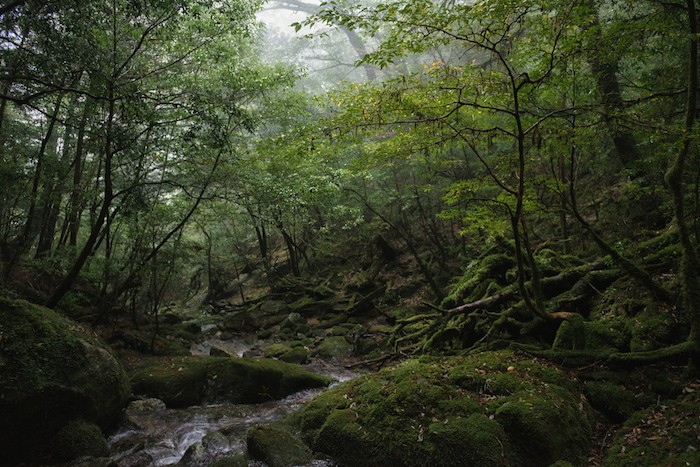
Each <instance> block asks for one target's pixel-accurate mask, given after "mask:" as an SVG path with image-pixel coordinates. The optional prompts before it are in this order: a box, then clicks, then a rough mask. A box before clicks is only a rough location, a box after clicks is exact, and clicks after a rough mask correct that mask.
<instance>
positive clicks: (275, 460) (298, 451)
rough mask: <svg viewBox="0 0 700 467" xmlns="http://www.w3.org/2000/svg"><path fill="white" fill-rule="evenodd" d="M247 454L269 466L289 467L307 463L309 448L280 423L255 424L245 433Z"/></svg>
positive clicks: (309, 459) (308, 460)
mask: <svg viewBox="0 0 700 467" xmlns="http://www.w3.org/2000/svg"><path fill="white" fill-rule="evenodd" d="M246 441H247V445H248V455H249V456H250V457H251V458H253V459H257V460H261V461H263V462H265V463H266V464H267V465H269V466H270V467H291V466H293V465H303V464H308V463H309V462H310V461H311V459H312V455H311V451H310V450H309V448H308V447H307V446H306V445H305V444H304V443H303V442H302V441H301V440H300V439H299V438H298V437H296V436H294V434H292V432H291V431H289V430H288V429H286V428H285V427H284V426H282V425H281V424H270V425H261V426H256V427H253V428H251V429H250V430H248V433H247V435H246Z"/></svg>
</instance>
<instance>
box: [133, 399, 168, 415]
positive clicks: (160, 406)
mask: <svg viewBox="0 0 700 467" xmlns="http://www.w3.org/2000/svg"><path fill="white" fill-rule="evenodd" d="M165 408H166V407H165V402H163V401H162V400H160V399H156V398H154V397H151V398H149V399H139V400H135V401H133V402H131V403H130V404H129V406H128V407H127V408H126V411H127V413H129V412H154V411H156V410H165Z"/></svg>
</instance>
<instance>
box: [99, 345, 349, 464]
mask: <svg viewBox="0 0 700 467" xmlns="http://www.w3.org/2000/svg"><path fill="white" fill-rule="evenodd" d="M212 347H217V348H219V349H223V350H226V351H227V352H229V353H232V354H233V353H235V354H237V355H242V354H243V352H245V351H246V350H248V349H249V348H250V347H251V346H250V345H249V344H245V343H244V342H242V341H238V340H233V341H221V340H210V341H206V342H203V343H201V344H197V345H194V346H193V347H192V349H191V351H192V353H193V354H195V355H196V354H208V353H209V349H210V348H212ZM304 367H305V368H306V369H308V370H310V371H315V372H317V373H322V374H326V375H328V376H331V377H333V378H335V379H336V380H337V381H338V382H342V381H347V380H349V379H352V378H354V377H355V376H357V374H355V373H352V372H350V371H347V370H346V369H345V368H343V367H339V366H334V365H331V364H329V363H326V362H321V361H317V362H313V363H311V364H309V365H304ZM322 391H323V389H315V390H306V391H301V392H299V393H296V394H292V395H291V396H288V397H287V398H285V399H282V400H279V401H269V402H265V403H262V404H252V405H243V404H217V405H206V406H195V407H188V408H185V409H169V408H166V407H165V406H164V404H163V403H162V402H161V401H158V400H157V399H147V400H142V401H135V402H133V403H132V404H131V405H129V407H128V409H127V417H126V418H127V422H126V423H124V424H123V425H122V426H121V427H120V429H119V430H118V431H117V432H116V433H114V434H113V435H112V436H111V437H110V438H109V439H108V442H109V447H110V450H111V457H112V459H113V460H114V461H116V463H117V464H118V465H119V466H121V467H145V466H166V465H187V466H198V465H202V466H206V465H209V464H210V463H211V461H212V460H213V459H216V458H218V457H222V456H234V455H239V454H244V453H245V444H246V440H245V437H246V431H247V430H248V429H249V428H250V427H252V426H254V425H258V424H262V423H266V422H271V421H274V420H278V419H280V418H282V417H283V416H285V415H287V414H288V413H290V412H292V411H294V410H296V409H298V408H299V407H300V406H301V405H302V404H304V403H305V402H308V401H310V400H311V399H313V398H314V397H315V396H317V395H318V394H320V393H321V392H322ZM251 465H253V464H251ZM256 465H263V464H256ZM313 465H315V466H321V465H329V464H328V463H324V462H323V461H318V462H315V463H314V464H313Z"/></svg>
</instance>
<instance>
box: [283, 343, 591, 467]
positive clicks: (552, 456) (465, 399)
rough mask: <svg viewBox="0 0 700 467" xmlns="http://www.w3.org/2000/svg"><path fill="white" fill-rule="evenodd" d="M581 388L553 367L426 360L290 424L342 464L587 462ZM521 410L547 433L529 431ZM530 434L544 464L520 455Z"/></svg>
mask: <svg viewBox="0 0 700 467" xmlns="http://www.w3.org/2000/svg"><path fill="white" fill-rule="evenodd" d="M575 387H576V382H575V381H572V380H571V379H570V378H569V377H568V376H567V375H566V374H565V373H563V372H562V371H560V370H558V369H556V368H555V367H553V366H550V365H546V364H543V363H541V362H539V361H537V360H536V359H532V358H526V357H523V356H520V355H516V354H514V353H513V352H509V351H500V352H487V353H482V354H475V355H471V356H468V357H449V358H432V357H423V358H420V359H414V360H408V361H406V362H403V363H401V364H400V365H398V366H397V367H395V368H391V369H384V370H381V371H380V372H378V373H376V374H373V375H368V376H365V377H362V378H358V379H357V380H353V381H350V382H347V383H344V384H341V385H339V386H336V387H335V388H332V389H330V390H328V391H326V392H325V393H324V394H322V395H321V396H319V397H318V398H316V399H315V400H313V401H312V402H311V403H309V404H308V405H307V406H306V407H304V408H303V409H302V410H301V411H299V412H298V413H297V414H295V415H293V416H292V422H293V423H295V424H296V426H298V427H299V428H300V429H301V430H302V433H303V434H304V439H305V440H307V441H308V442H309V443H310V444H311V447H312V448H313V449H314V450H317V451H320V452H323V453H325V454H328V455H330V456H332V457H333V458H334V459H335V460H336V461H337V462H338V463H339V464H341V465H406V466H411V465H446V466H447V465H547V464H545V463H544V462H546V461H547V460H549V461H550V462H553V461H556V460H558V459H559V458H562V459H566V460H571V461H572V462H576V463H581V459H582V458H585V454H586V452H587V447H588V439H589V435H590V432H591V423H590V419H589V411H588V410H587V409H586V402H585V401H582V400H581V399H580V397H579V396H578V395H575V394H574V393H572V392H571V391H572V390H573V389H575ZM504 407H505V408H504ZM508 407H511V409H509V408H508ZM515 408H520V409H521V410H523V411H524V409H525V408H527V414H528V415H532V416H533V417H534V420H536V421H538V420H539V421H540V423H541V424H536V425H533V426H530V425H529V424H528V421H527V420H524V419H523V417H520V418H518V417H516V416H515V414H514V411H513V409H515ZM523 413H524V412H523ZM509 415H511V416H509ZM562 420H563V421H564V423H566V425H567V426H566V429H565V430H562V429H561V427H560V425H561V422H562ZM547 423H551V427H547V426H546V424H547ZM531 428H536V429H537V430H538V432H539V433H541V434H542V439H541V441H540V442H541V445H540V448H539V450H538V451H536V453H537V454H542V453H544V454H545V455H546V456H547V457H545V458H543V459H544V460H540V459H537V457H536V455H535V454H527V453H522V452H521V451H522V450H523V449H522V447H523V446H526V445H527V443H528V440H529V438H530V436H531V434H528V433H526V430H529V429H531ZM516 447H517V448H518V449H516Z"/></svg>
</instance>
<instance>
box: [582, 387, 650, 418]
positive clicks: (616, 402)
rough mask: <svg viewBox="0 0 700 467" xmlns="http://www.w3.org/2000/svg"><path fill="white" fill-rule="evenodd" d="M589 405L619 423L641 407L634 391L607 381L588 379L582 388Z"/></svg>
mask: <svg viewBox="0 0 700 467" xmlns="http://www.w3.org/2000/svg"><path fill="white" fill-rule="evenodd" d="M584 393H585V394H586V398H587V399H588V400H589V401H590V403H591V405H592V406H593V407H595V408H596V409H598V410H600V411H601V412H602V413H604V414H605V415H607V416H608V417H609V418H610V419H611V420H612V421H613V422H615V423H621V422H624V421H625V420H626V419H627V418H629V416H630V415H632V413H634V412H636V411H637V410H639V409H640V408H641V404H640V403H639V402H638V401H637V399H636V397H635V395H634V393H632V392H631V391H630V390H628V389H626V388H625V387H624V386H622V385H620V384H615V383H613V382H608V381H588V382H587V383H586V386H585V388H584Z"/></svg>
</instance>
